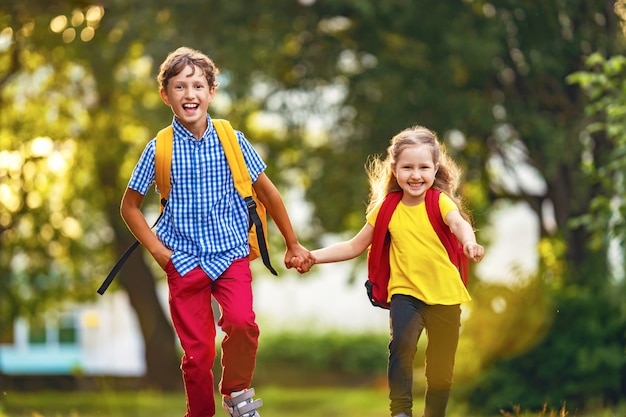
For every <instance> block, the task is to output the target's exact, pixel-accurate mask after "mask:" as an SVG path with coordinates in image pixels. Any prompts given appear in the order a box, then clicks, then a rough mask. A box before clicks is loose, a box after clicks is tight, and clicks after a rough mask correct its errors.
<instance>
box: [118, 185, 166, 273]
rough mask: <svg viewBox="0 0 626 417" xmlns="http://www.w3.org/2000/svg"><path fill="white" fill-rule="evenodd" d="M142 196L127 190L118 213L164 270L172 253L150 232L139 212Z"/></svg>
mask: <svg viewBox="0 0 626 417" xmlns="http://www.w3.org/2000/svg"><path fill="white" fill-rule="evenodd" d="M143 199H144V196H143V194H141V193H140V192H139V191H136V190H133V189H132V188H127V189H126V192H125V193H124V197H122V204H121V207H120V213H121V215H122V218H123V219H124V222H126V226H128V229H129V230H130V231H131V233H132V234H133V235H134V236H135V238H137V240H138V241H139V242H140V243H141V244H142V245H143V246H144V247H145V248H146V249H147V250H148V252H150V254H151V255H152V257H153V258H154V259H155V260H156V261H157V263H158V264H159V266H161V268H163V269H165V266H166V265H167V262H168V261H169V259H170V257H171V255H172V251H171V250H169V249H168V248H166V247H165V246H164V245H163V244H162V243H161V241H160V240H159V238H157V237H156V235H155V234H154V233H153V232H152V229H150V226H149V225H148V222H146V218H145V217H144V216H143V213H142V212H141V203H142V202H143Z"/></svg>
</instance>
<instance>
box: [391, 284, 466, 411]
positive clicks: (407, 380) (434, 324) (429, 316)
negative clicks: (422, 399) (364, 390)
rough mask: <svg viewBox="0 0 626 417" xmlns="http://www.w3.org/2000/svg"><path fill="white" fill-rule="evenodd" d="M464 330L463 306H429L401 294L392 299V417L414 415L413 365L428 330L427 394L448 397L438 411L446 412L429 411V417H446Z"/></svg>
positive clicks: (440, 403)
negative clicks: (455, 360)
mask: <svg viewBox="0 0 626 417" xmlns="http://www.w3.org/2000/svg"><path fill="white" fill-rule="evenodd" d="M460 326H461V307H460V305H459V304H455V305H428V304H426V303H424V302H423V301H420V300H418V299H416V298H414V297H411V296H408V295H400V294H396V295H394V296H393V297H392V298H391V307H390V327H391V341H390V342H389V366H388V370H387V377H388V380H389V399H390V401H391V404H390V410H391V415H392V416H393V415H396V414H400V413H405V414H406V415H407V416H411V415H412V407H413V361H414V359H415V353H416V351H417V342H418V340H419V337H420V335H421V334H422V330H424V329H426V337H427V339H428V342H427V345H426V366H425V372H426V384H427V391H432V392H433V393H434V392H437V393H441V394H445V398H446V401H445V402H443V404H442V402H441V401H440V402H439V407H438V408H441V407H443V410H439V411H437V412H434V411H435V410H425V415H427V416H428V415H445V406H446V403H447V395H448V394H449V392H450V388H451V387H452V380H453V378H452V374H453V370H454V358H455V355H456V348H457V345H458V342H459V329H460ZM426 407H427V408H428V401H427V404H426Z"/></svg>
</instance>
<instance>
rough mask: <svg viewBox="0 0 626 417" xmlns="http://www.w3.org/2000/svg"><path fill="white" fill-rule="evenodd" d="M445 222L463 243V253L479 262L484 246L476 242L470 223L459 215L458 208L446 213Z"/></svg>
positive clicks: (483, 253)
mask: <svg viewBox="0 0 626 417" xmlns="http://www.w3.org/2000/svg"><path fill="white" fill-rule="evenodd" d="M446 223H448V226H450V230H452V233H454V236H456V238H457V239H458V240H459V242H461V243H462V244H463V253H465V256H467V257H468V258H470V259H472V260H474V262H480V260H481V259H482V258H483V256H484V255H485V248H483V247H482V246H481V245H479V244H478V243H476V235H475V234H474V229H472V225H471V224H469V222H468V221H467V220H465V219H464V218H463V216H461V213H459V211H458V210H452V211H451V212H449V213H448V214H447V215H446Z"/></svg>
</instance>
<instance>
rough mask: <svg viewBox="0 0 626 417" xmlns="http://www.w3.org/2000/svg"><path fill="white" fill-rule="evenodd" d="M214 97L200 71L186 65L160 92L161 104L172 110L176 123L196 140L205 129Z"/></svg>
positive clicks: (213, 91) (213, 92)
mask: <svg viewBox="0 0 626 417" xmlns="http://www.w3.org/2000/svg"><path fill="white" fill-rule="evenodd" d="M214 96H215V87H214V86H209V82H208V80H207V79H206V76H205V74H204V72H203V71H202V69H200V68H199V67H196V66H191V65H188V66H186V67H185V68H184V69H183V70H182V71H181V72H180V73H178V74H176V75H175V76H173V77H172V78H170V79H169V81H168V83H167V87H166V88H165V89H162V90H161V98H162V99H163V102H164V103H165V104H167V105H168V106H170V107H171V108H172V111H173V112H174V114H175V115H176V118H177V119H178V121H179V122H180V123H181V124H182V125H183V126H185V127H186V128H187V130H189V131H190V132H191V133H192V134H193V135H194V136H196V137H197V138H200V137H202V135H203V134H204V132H205V130H206V128H207V118H206V114H207V110H208V108H209V104H210V103H211V101H213V97H214Z"/></svg>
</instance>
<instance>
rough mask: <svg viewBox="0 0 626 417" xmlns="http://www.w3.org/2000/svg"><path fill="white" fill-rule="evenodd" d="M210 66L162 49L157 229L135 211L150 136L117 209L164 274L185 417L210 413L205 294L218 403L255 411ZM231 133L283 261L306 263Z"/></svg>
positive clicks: (253, 328) (254, 336) (254, 162)
mask: <svg viewBox="0 0 626 417" xmlns="http://www.w3.org/2000/svg"><path fill="white" fill-rule="evenodd" d="M217 74H218V69H217V67H216V66H215V64H214V63H213V61H212V60H211V59H210V58H209V57H207V56H206V55H204V54H202V53H201V52H199V51H196V50H193V49H190V48H185V47H182V48H179V49H177V50H176V51H174V52H172V53H170V54H169V55H168V57H167V58H166V60H165V61H164V62H163V63H162V64H161V68H160V72H159V75H158V82H159V87H160V94H161V98H162V99H163V102H164V103H165V104H167V105H168V106H170V107H171V109H172V111H173V112H174V120H173V122H172V126H173V128H174V148H173V153H172V169H171V183H172V184H171V191H170V195H169V199H168V203H167V206H166V207H165V210H164V212H163V218H162V219H161V221H160V222H159V224H158V225H157V229H156V235H155V234H154V233H152V231H151V229H150V227H149V226H148V223H147V222H146V220H145V218H144V216H143V214H142V213H141V211H140V207H141V203H142V201H143V199H144V196H145V194H146V193H147V191H148V188H149V187H150V186H151V185H152V184H153V183H154V180H155V162H154V161H155V139H153V140H152V141H150V142H149V143H148V145H147V146H146V148H145V150H144V151H143V154H142V155H141V158H140V159H139V162H138V163H137V165H136V166H135V169H134V171H133V174H132V176H131V179H130V181H129V183H128V187H127V189H126V192H125V193H124V197H123V198H122V204H121V215H122V218H123V219H124V221H125V222H126V224H127V226H128V228H129V229H130V231H131V232H132V233H133V234H134V235H135V237H136V238H137V240H139V241H140V242H141V244H142V245H143V246H144V247H145V248H146V249H147V250H148V251H149V252H150V254H151V255H152V256H153V257H154V259H155V260H156V261H157V263H158V264H159V266H161V268H163V269H164V270H165V272H166V273H167V281H168V287H169V292H170V296H169V304H170V313H171V317H172V323H173V325H174V328H175V329H176V333H177V335H178V337H179V339H180V342H181V345H182V348H183V351H184V354H183V358H182V364H181V369H182V372H183V380H184V383H185V393H186V397H187V412H186V414H185V417H208V416H213V415H214V414H215V398H214V395H213V373H212V371H211V368H212V365H213V362H214V359H215V356H216V349H215V336H216V329H215V322H214V318H213V311H212V308H211V297H214V298H215V299H216V301H217V302H218V303H219V305H220V310H221V317H220V319H219V322H218V325H219V326H221V328H222V330H223V331H224V332H225V334H226V336H225V337H224V340H223V342H222V367H223V368H222V369H223V372H222V379H221V381H220V384H219V389H220V392H221V394H222V395H223V406H224V409H225V410H226V412H227V413H229V414H230V415H231V416H244V417H257V416H259V413H258V412H257V411H256V407H258V406H260V405H261V401H260V400H253V399H252V394H253V393H254V391H253V390H252V389H250V384H251V382H252V376H253V373H254V367H255V363H256V351H257V346H258V337H259V329H258V326H257V324H256V322H255V314H254V311H253V308H252V276H251V272H250V264H249V259H248V254H249V246H248V212H247V208H246V205H245V203H244V201H243V199H242V198H241V197H240V195H239V194H238V193H237V191H236V189H235V188H234V183H233V177H232V174H231V172H230V169H229V166H228V163H227V160H226V156H225V154H224V151H223V149H222V146H221V144H220V141H219V139H218V136H217V133H216V131H215V129H214V127H213V125H212V123H211V118H210V116H209V115H208V114H207V109H208V106H209V104H210V103H211V101H212V100H213V98H214V96H215V90H216V89H217V87H218V83H217V82H216V80H215V78H216V76H217ZM237 138H238V140H239V144H240V145H241V149H242V152H243V154H244V159H245V161H246V166H247V168H248V171H249V172H250V177H251V178H252V181H253V187H254V189H255V191H256V193H257V196H258V198H259V200H260V201H261V202H262V203H263V204H264V205H265V206H266V208H267V212H268V213H269V214H270V216H271V217H272V219H273V221H274V223H275V224H276V226H277V227H278V229H279V230H280V232H281V234H282V235H283V237H284V239H285V243H286V247H287V251H286V254H285V266H286V267H288V268H291V267H292V265H291V259H292V258H294V257H296V258H297V257H301V259H305V260H306V261H305V262H308V263H309V264H311V263H312V262H313V260H312V258H311V254H310V252H309V251H308V250H306V249H305V248H304V247H302V246H301V245H300V244H299V242H298V239H297V237H296V235H295V233H294V231H293V227H292V225H291V221H290V220H289V216H288V214H287V211H286V209H285V206H284V203H283V200H282V198H281V196H280V194H279V193H278V190H277V189H276V187H275V186H274V184H273V183H272V182H271V181H270V179H269V178H268V177H267V176H266V175H265V173H264V172H263V171H264V169H265V167H266V166H265V164H264V162H263V161H262V160H261V158H260V157H259V155H258V154H257V153H256V152H255V150H254V149H253V148H252V146H251V145H250V143H249V142H248V141H247V140H246V138H245V137H244V135H243V134H242V133H241V132H237ZM305 267H306V266H305ZM299 269H300V268H299ZM246 391H247V392H246ZM238 396H239V398H237V397H238ZM242 399H243V400H242ZM243 407H245V408H243ZM244 411H245V412H244Z"/></svg>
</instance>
